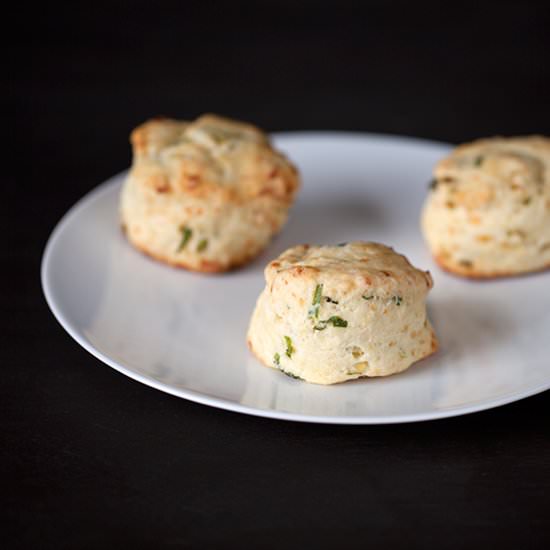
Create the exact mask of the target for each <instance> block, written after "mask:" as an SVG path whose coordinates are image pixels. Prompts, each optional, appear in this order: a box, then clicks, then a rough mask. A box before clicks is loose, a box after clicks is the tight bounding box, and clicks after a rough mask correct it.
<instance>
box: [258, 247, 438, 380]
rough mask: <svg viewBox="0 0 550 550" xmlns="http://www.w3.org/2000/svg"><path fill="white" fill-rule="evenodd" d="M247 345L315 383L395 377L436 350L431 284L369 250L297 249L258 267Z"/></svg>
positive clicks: (396, 257) (388, 252)
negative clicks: (260, 284) (259, 281)
mask: <svg viewBox="0 0 550 550" xmlns="http://www.w3.org/2000/svg"><path fill="white" fill-rule="evenodd" d="M265 279H266V286H265V289H264V290H263V292H262V293H261V294H260V297H259V298H258V301H257V304H256V309H255V311H254V313H253V315H252V320H251V322H250V327H249V330H248V346H249V348H250V349H251V351H252V352H253V353H254V354H255V355H256V357H257V358H258V359H259V360H260V361H261V362H262V363H263V364H264V365H267V366H268V367H274V368H277V369H279V370H281V371H282V372H284V373H285V374H288V375H289V376H292V377H294V378H301V379H303V380H306V381H308V382H314V383H316V384H335V383H337V382H344V381H346V380H353V379H355V378H360V377H363V376H387V375H389V374H394V373H397V372H401V371H403V370H405V369H407V368H408V367H410V366H411V365H412V364H413V363H414V362H416V361H418V360H420V359H422V358H423V357H426V356H427V355H430V354H431V353H433V352H434V351H435V350H436V349H437V340H436V337H435V334H434V332H433V329H432V327H431V325H430V322H429V320H428V318H427V316H426V303H425V302H426V296H427V294H428V291H429V290H430V288H431V287H432V285H433V282H432V278H431V276H430V274H429V273H428V272H425V271H420V270H418V269H416V268H415V267H413V266H412V265H411V264H410V263H409V262H408V260H407V259H406V258H405V257H404V256H402V255H400V254H397V253H396V252H394V251H393V249H391V248H389V247H387V246H384V245H382V244H377V243H369V242H352V243H349V244H343V245H338V246H308V245H300V246H295V247H293V248H290V249H288V250H287V251H286V252H284V253H283V254H281V256H279V257H278V258H277V259H276V260H274V261H272V262H271V263H269V264H268V266H267V267H266V268H265Z"/></svg>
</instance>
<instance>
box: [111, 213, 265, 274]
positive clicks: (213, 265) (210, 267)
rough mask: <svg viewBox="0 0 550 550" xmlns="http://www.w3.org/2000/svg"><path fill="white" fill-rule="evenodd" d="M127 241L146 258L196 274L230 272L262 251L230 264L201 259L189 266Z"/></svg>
mask: <svg viewBox="0 0 550 550" xmlns="http://www.w3.org/2000/svg"><path fill="white" fill-rule="evenodd" d="M121 229H122V232H123V233H124V234H125V235H126V237H127V238H128V235H127V232H126V229H125V227H124V224H122V225H121ZM128 240H129V241H130V242H131V243H132V246H133V247H134V248H135V249H136V250H138V251H139V252H141V253H142V254H144V255H145V256H147V257H148V258H151V259H153V260H155V261H157V262H161V263H164V264H166V265H169V266H170V267H174V268H177V269H185V270H186V271H195V272H197V273H223V272H227V271H232V270H233V269H237V268H239V267H241V266H243V265H244V264H246V263H248V262H249V261H251V260H253V259H254V258H256V257H257V256H259V255H260V254H261V253H262V250H258V251H257V252H255V253H253V254H243V255H242V256H240V257H236V258H233V259H232V260H231V261H230V262H227V263H222V262H217V261H215V260H205V259H201V260H199V263H198V264H197V263H195V264H191V263H188V262H184V261H177V260H174V259H172V258H171V257H169V256H165V255H162V254H157V253H155V252H151V251H150V250H149V249H147V248H145V247H144V246H142V245H140V244H138V243H136V242H133V241H132V240H131V239H130V238H128Z"/></svg>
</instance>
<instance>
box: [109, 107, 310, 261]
mask: <svg viewBox="0 0 550 550" xmlns="http://www.w3.org/2000/svg"><path fill="white" fill-rule="evenodd" d="M131 143H132V146H133V155H134V157H133V163H132V168H131V170H130V172H129V174H128V177H127V178H126V181H125V183H124V186H123V189H122V194H121V202H120V211H121V218H122V225H123V228H124V229H125V231H126V235H127V236H128V239H129V241H130V242H131V243H132V244H133V245H134V246H135V247H136V248H138V249H139V250H141V251H143V252H145V253H147V254H149V255H150V256H152V257H154V258H156V259H157V260H160V261H162V262H166V263H168V264H172V265H175V266H181V267H184V268H187V269H191V270H196V271H225V270H228V269H230V268H232V267H235V266H238V265H241V264H243V263H245V262H247V261H248V260H250V259H251V258H253V257H254V256H255V255H257V254H258V253H259V252H260V251H261V250H262V249H263V248H264V247H265V246H266V245H267V243H268V242H269V240H270V239H271V237H272V236H273V235H274V234H275V233H277V232H278V231H279V230H280V229H281V227H282V225H283V224H284V223H285V221H286V219H287V212H288V209H289V207H290V206H291V204H292V202H293V199H294V196H295V194H296V191H297V189H298V187H299V176H298V173H297V171H296V169H295V168H294V166H293V165H292V164H291V163H290V162H289V161H288V160H287V159H286V158H285V157H284V156H283V155H282V154H281V153H279V152H278V151H276V150H275V149H273V147H272V146H271V145H270V143H269V140H268V138H267V137H266V135H265V134H264V133H263V132H262V131H260V130H259V129H258V128H256V127H254V126H252V125H250V124H244V123H241V122H236V121H233V120H229V119H225V118H221V117H218V116H214V115H204V116H201V117H200V118H198V119H197V120H195V121H194V122H185V121H176V120H170V119H155V120H151V121H149V122H146V123H145V124H143V125H141V126H139V127H138V128H136V129H135V130H134V131H133V132H132V135H131Z"/></svg>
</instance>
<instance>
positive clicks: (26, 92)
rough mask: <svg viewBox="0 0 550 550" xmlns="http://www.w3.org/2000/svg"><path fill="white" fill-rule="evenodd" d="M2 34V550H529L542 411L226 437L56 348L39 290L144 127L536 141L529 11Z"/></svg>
mask: <svg viewBox="0 0 550 550" xmlns="http://www.w3.org/2000/svg"><path fill="white" fill-rule="evenodd" d="M545 4H546V5H545ZM18 12H19V20H20V23H21V25H20V26H19V30H18V37H17V38H16V39H15V41H14V42H12V43H11V44H10V47H9V50H10V52H11V53H12V58H13V60H14V64H13V72H12V75H13V78H10V79H9V82H7V84H8V86H4V87H3V90H4V91H3V92H2V98H3V104H4V105H5V106H6V107H7V114H8V120H9V123H10V127H9V128H8V132H7V134H8V135H7V137H8V139H9V142H10V143H9V148H8V158H7V159H6V161H5V164H4V167H5V168H4V170H7V172H8V175H7V176H6V175H4V178H3V181H4V184H3V186H2V189H3V193H4V199H3V200H2V216H1V219H2V223H3V225H4V227H5V229H4V231H3V232H2V235H3V236H4V238H5V239H6V240H5V242H4V248H5V252H4V254H3V255H2V257H1V259H0V262H1V266H2V267H1V272H2V275H3V277H4V284H3V288H2V292H1V293H0V299H1V302H0V303H1V305H2V315H1V320H2V326H1V334H2V337H1V341H2V346H1V350H2V361H1V365H2V373H3V376H2V382H1V384H0V407H1V409H0V410H1V414H0V418H1V424H0V426H1V435H2V444H1V446H0V455H1V459H2V464H1V468H2V473H3V476H2V477H3V482H2V489H1V499H2V510H3V512H2V515H3V520H4V524H5V526H6V528H5V535H4V537H3V541H4V542H3V546H4V544H5V543H6V542H7V543H8V544H7V546H4V547H6V548H7V547H10V548H12V547H14V548H15V547H28V548H41V547H52V548H109V547H118V548H121V547H122V545H123V544H127V546H126V547H128V548H132V547H150V548H161V547H181V548H300V549H305V548H325V547H334V548H365V547H370V548H385V547H387V548H393V547H395V548H398V547H407V548H474V547H476V548H477V547H481V545H482V544H485V545H487V546H486V547H487V548H497V547H505V548H508V547H515V548H522V549H524V548H542V547H543V546H546V547H549V546H548V545H549V544H550V526H549V510H550V496H549V494H550V429H549V424H550V422H549V419H550V413H549V411H550V394H549V393H548V392H546V393H544V394H541V395H538V396H534V397H531V398H529V399H526V400H524V401H521V402H518V403H514V404H511V405H507V406H505V407H501V408H499V409H494V410H491V411H487V412H483V413H478V414H474V415H470V416H464V417H460V418H455V419H449V420H439V421H434V422H426V423H418V424H410V425H394V426H378V427H377V426H372V427H369V426H364V427H360V426H357V427H351V426H350V427H345V426H343V427H342V426H323V425H307V424H298V423H289V422H280V421H272V420H266V419H260V418H253V417H247V416H243V415H239V414H234V413H230V412H224V411H221V410H215V409H211V408H208V407H205V406H201V405H197V404H193V403H190V402H187V401H184V400H181V399H177V398H175V397H171V396H168V395H165V394H163V393H161V392H159V391H155V390H153V389H151V388H149V387H146V386H143V385H141V384H139V383H137V382H134V381H132V380H130V379H128V378H126V377H124V376H122V375H120V374H119V373H117V372H115V371H114V370H112V369H110V368H108V367H107V366H105V365H103V364H101V363H100V362H99V361H97V360H96V359H94V358H93V357H92V356H90V355H89V354H88V353H87V352H85V351H84V350H83V349H81V348H80V347H79V346H78V345H77V344H76V343H75V342H73V341H72V340H71V338H70V337H69V336H68V335H67V334H66V333H65V332H64V331H63V330H62V329H61V327H60V326H59V325H58V324H57V322H56V321H55V320H54V318H53V316H52V315H51V314H50V312H49V311H48V309H47V307H46V304H45V301H44V299H43V297H42V292H41V289H40V284H39V266H40V259H41V254H42V251H43V247H44V245H45V242H46V239H47V237H48V235H49V233H50V231H51V230H52V229H53V227H54V225H55V223H56V222H57V221H58V219H59V218H60V217H61V215H62V214H63V213H64V212H65V211H66V210H67V208H69V207H70V206H71V205H72V204H73V203H74V202H75V201H76V200H77V199H78V198H79V197H81V196H82V195H83V194H84V193H86V192H87V191H89V190H90V189H92V188H93V187H95V186H96V185H97V184H99V183H100V182H102V181H103V180H104V179H106V178H107V177H109V176H111V175H112V174H114V173H116V172H118V171H120V170H122V169H124V168H125V167H126V166H127V165H128V163H129V161H130V150H129V146H128V142H127V138H128V133H129V131H130V129H131V128H132V127H133V126H135V125H136V124H138V123H139V122H141V121H143V120H144V119H146V118H148V117H150V116H153V115H158V114H165V115H170V116H174V117H181V118H189V117H194V116H196V115H198V114H200V113H202V112H205V111H213V112H218V113H223V114H226V115H229V116H233V117H237V118H243V119H245V120H250V121H253V122H255V123H257V124H259V125H260V126H262V127H264V128H266V129H267V130H270V131H275V130H292V129H297V130H298V129H342V130H361V131H370V132H386V133H394V134H406V135H414V136H420V137H426V138H431V139H438V140H444V141H451V142H455V143H458V142H461V141H465V140H470V139H472V138H475V137H478V136H485V135H494V134H505V135H509V134H528V133H535V132H538V133H546V134H549V133H550V109H549V97H550V69H549V65H550V64H549V60H548V53H549V51H550V40H549V36H550V33H549V32H548V29H549V28H550V18H549V9H548V3H544V2H540V3H538V2H519V1H518V2H513V1H512V2H510V1H503V2H499V3H478V4H471V5H468V6H467V5H464V4H460V5H455V4H446V3H441V5H440V4H439V3H437V4H435V3H434V4H429V3H426V2H395V1H392V2H382V1H377V2H365V3H359V2H349V1H347V0H341V1H339V2H333V3H332V5H330V6H328V7H322V6H321V5H320V3H318V2H311V1H306V2H291V1H278V2H275V1H267V2H263V3H260V2H256V3H252V2H250V3H242V2H227V3H218V2H206V1H205V2H185V3H183V2H181V3H178V2H174V3H163V2H161V3H158V4H156V3H155V4H154V3H142V2H132V3H130V2H128V3H126V4H124V3H120V2H110V3H108V4H107V3H106V4H105V5H102V2H93V3H92V4H90V5H88V6H81V7H80V6H76V5H75V4H74V3H73V4H69V3H67V4H66V5H64V7H63V6H60V5H56V6H55V7H54V6H52V5H50V4H43V5H41V6H40V7H32V8H31V7H30V5H27V4H20V7H19V8H18ZM8 25H9V23H8V22H7V21H5V26H8ZM13 135H14V139H13V140H12V139H11V138H12V136H13ZM549 292H550V283H549ZM549 336H550V335H549ZM549 346H550V344H549ZM549 351H550V349H549ZM549 360H550V353H549Z"/></svg>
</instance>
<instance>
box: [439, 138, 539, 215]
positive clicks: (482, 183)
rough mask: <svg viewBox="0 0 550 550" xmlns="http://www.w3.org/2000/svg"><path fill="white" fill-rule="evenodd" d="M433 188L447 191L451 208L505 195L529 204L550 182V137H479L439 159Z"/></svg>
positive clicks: (479, 205) (472, 205) (489, 201)
mask: <svg viewBox="0 0 550 550" xmlns="http://www.w3.org/2000/svg"><path fill="white" fill-rule="evenodd" d="M434 177H435V179H434V180H433V181H432V189H435V190H438V191H439V190H444V189H445V190H447V191H448V192H450V193H452V197H449V200H450V203H449V204H448V205H447V206H448V207H449V208H453V207H455V206H463V207H466V208H468V209H472V208H483V207H487V206H489V205H491V204H492V203H494V202H497V201H498V200H499V199H501V198H502V197H503V196H507V197H510V198H512V200H514V201H517V202H518V203H521V204H529V203H530V202H531V201H533V200H535V199H536V196H537V195H540V194H542V193H543V192H544V188H545V186H548V185H550V138H547V137H544V136H527V137H512V138H502V137H494V138H487V139H480V140H477V141H474V142H472V143H467V144H464V145H460V146H459V147H457V148H456V149H454V150H453V151H452V153H451V154H450V155H449V156H448V157H446V158H444V159H442V160H441V161H439V163H438V164H437V165H436V167H435V169H434Z"/></svg>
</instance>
